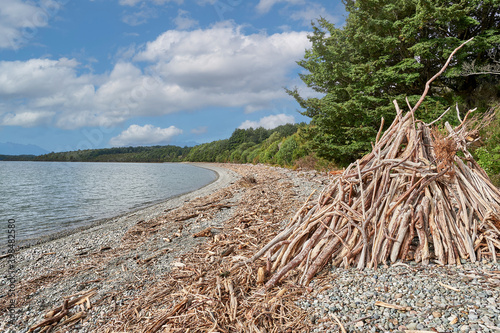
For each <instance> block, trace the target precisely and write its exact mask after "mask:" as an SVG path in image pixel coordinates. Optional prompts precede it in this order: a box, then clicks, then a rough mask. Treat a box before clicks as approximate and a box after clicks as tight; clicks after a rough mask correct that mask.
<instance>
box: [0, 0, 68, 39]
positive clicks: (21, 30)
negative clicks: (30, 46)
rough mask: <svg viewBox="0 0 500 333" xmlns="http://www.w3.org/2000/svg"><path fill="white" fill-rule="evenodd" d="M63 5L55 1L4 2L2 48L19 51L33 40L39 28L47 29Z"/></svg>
mask: <svg viewBox="0 0 500 333" xmlns="http://www.w3.org/2000/svg"><path fill="white" fill-rule="evenodd" d="M60 7H61V5H60V4H59V2H57V1H54V0H44V1H40V2H39V4H38V5H35V3H34V2H32V1H22V0H2V5H1V9H0V48H6V49H18V48H20V47H22V46H23V45H25V44H26V43H28V42H29V41H30V40H31V39H33V38H34V37H35V36H36V34H37V33H38V29H39V28H43V27H47V26H48V24H49V20H50V19H52V18H53V17H54V16H55V15H56V14H57V12H58V11H59V9H60Z"/></svg>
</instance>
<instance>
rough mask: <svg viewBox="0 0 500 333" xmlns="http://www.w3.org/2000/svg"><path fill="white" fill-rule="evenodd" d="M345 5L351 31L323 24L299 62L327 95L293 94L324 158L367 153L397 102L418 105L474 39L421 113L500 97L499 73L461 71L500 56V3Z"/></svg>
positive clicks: (349, 0)
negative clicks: (430, 82) (449, 61)
mask: <svg viewBox="0 0 500 333" xmlns="http://www.w3.org/2000/svg"><path fill="white" fill-rule="evenodd" d="M344 4H345V6H346V10H347V12H348V13H349V15H348V17H347V20H346V23H345V26H344V27H342V28H336V27H335V26H334V25H333V24H331V23H330V22H328V21H327V20H325V19H319V20H318V22H317V23H315V24H313V34H312V35H311V36H310V37H309V39H310V41H311V42H312V48H311V49H309V50H307V51H306V54H305V58H304V59H303V60H302V61H299V62H298V63H299V65H300V66H302V67H303V68H305V69H306V70H307V71H308V72H309V73H307V74H303V75H301V79H302V80H303V81H304V82H305V83H306V84H307V86H309V87H311V88H313V89H314V90H316V91H317V92H319V93H321V94H323V95H324V96H323V97H321V98H303V97H301V96H300V94H299V91H298V90H297V89H295V90H288V93H289V94H291V95H292V96H294V97H295V99H296V100H297V101H298V102H299V104H300V105H301V107H303V108H304V109H305V111H304V112H303V114H304V115H306V116H309V117H311V118H312V122H311V124H312V126H311V127H310V128H309V130H308V131H307V132H308V135H309V138H310V140H311V141H312V144H313V147H314V149H315V150H316V152H317V153H318V155H319V156H322V157H325V158H328V159H332V160H334V161H336V162H337V163H341V164H347V163H349V162H351V161H353V160H355V159H356V158H358V157H360V156H361V155H363V154H364V153H366V151H368V150H369V149H370V147H371V146H370V142H371V141H373V140H374V138H375V135H376V133H377V130H378V127H379V126H380V120H381V118H382V117H384V118H385V120H386V122H385V123H386V124H390V123H391V121H392V119H393V117H394V115H395V110H394V106H393V104H392V102H391V101H392V100H394V99H397V100H398V102H399V105H400V106H401V107H403V106H406V102H405V98H406V97H408V99H409V101H410V103H411V104H412V105H413V104H415V102H416V101H417V100H418V98H419V97H420V95H421V93H422V91H423V88H424V86H425V82H426V81H427V80H428V79H429V78H431V77H432V76H433V75H434V74H435V73H436V72H438V71H439V69H440V68H441V67H442V65H443V64H444V62H445V61H446V58H447V57H448V56H449V54H450V53H451V52H452V51H453V50H454V49H455V48H456V47H457V46H459V45H460V44H461V43H462V42H463V41H465V40H467V39H469V38H471V37H474V36H475V39H474V40H473V41H472V42H470V43H468V44H467V45H466V46H465V47H464V48H463V49H462V50H461V51H460V52H459V54H458V55H457V56H456V57H455V58H454V60H453V63H452V64H451V66H450V67H451V70H448V71H447V72H446V73H445V75H442V76H441V77H440V78H438V80H436V81H435V82H434V83H433V85H432V89H431V91H430V92H429V94H428V98H427V99H426V102H425V103H424V104H423V105H422V106H421V107H420V108H419V112H418V113H417V116H418V117H419V118H420V119H423V120H429V119H431V118H434V117H435V116H436V114H440V113H441V112H442V111H444V109H445V108H446V107H448V106H449V105H450V104H452V103H453V104H454V103H455V102H458V103H459V104H460V105H461V106H462V107H463V108H464V109H465V108H467V107H472V106H476V105H474V103H480V104H481V103H482V104H483V105H481V106H486V104H488V103H489V102H490V101H489V100H488V99H497V100H498V99H499V97H500V96H499V91H500V85H499V82H500V79H499V76H491V75H490V76H485V75H467V76H462V75H460V72H461V68H462V66H463V65H464V64H470V63H472V62H475V63H476V64H478V65H480V64H484V63H487V62H491V61H492V59H491V58H492V57H495V56H496V57H499V56H500V54H498V52H496V51H497V50H498V49H499V45H500V34H499V30H498V29H499V28H498V27H499V26H500V0H486V1H479V0H463V1H443V0H344ZM495 52H496V53H495ZM485 91H488V95H487V98H485V95H484V92H485ZM465 111H466V110H465Z"/></svg>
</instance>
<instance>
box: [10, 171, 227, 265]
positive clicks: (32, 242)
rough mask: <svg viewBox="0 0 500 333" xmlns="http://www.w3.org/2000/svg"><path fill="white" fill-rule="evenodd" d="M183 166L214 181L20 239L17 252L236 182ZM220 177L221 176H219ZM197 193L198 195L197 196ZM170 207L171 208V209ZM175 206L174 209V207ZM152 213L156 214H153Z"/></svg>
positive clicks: (223, 175)
mask: <svg viewBox="0 0 500 333" xmlns="http://www.w3.org/2000/svg"><path fill="white" fill-rule="evenodd" d="M181 163H183V164H188V165H193V166H196V167H199V168H203V169H207V170H211V171H213V172H215V175H216V178H215V180H213V181H211V182H210V183H208V184H206V185H204V186H202V187H200V188H198V189H196V190H194V191H189V192H185V193H181V194H177V195H174V196H172V197H168V198H165V199H160V200H157V201H155V202H152V203H146V204H144V206H140V207H137V208H130V209H129V210H128V211H126V212H123V213H120V214H118V215H114V216H110V217H104V218H99V219H97V220H92V221H88V222H84V224H82V225H79V226H75V227H72V228H68V229H65V230H61V231H58V232H53V233H50V234H47V235H42V236H39V237H32V238H26V239H21V240H17V241H16V243H17V245H16V246H17V247H18V249H19V250H22V249H27V248H30V247H33V246H37V245H40V244H45V243H48V242H51V241H54V240H58V239H61V238H64V237H69V236H71V235H74V234H76V233H78V232H83V231H87V230H89V229H93V228H96V227H99V226H102V225H104V224H107V223H114V222H116V221H117V220H119V219H126V218H128V217H131V216H134V215H137V214H139V215H143V214H144V213H147V212H150V213H152V214H151V215H152V216H154V217H156V216H158V215H159V214H161V212H163V210H162V207H164V206H168V207H169V208H168V209H175V208H177V206H180V205H182V204H183V203H185V202H186V200H191V199H190V198H192V197H197V196H203V195H206V193H207V192H209V191H212V189H213V187H215V189H213V190H218V189H220V188H223V187H226V186H229V185H230V184H231V183H232V182H234V181H236V178H237V176H236V175H235V174H233V175H228V174H227V173H234V172H232V171H230V170H229V169H225V168H221V167H218V166H215V165H211V164H210V163H203V162H181ZM221 175H222V176H221ZM228 177H234V178H235V179H232V178H230V180H228V179H226V178H228ZM221 178H222V179H221ZM219 181H221V182H222V183H221V184H219V183H218V182H219ZM198 193H199V195H198ZM171 206H172V207H171ZM174 206H175V207H174ZM154 212H156V213H158V214H154ZM5 253H6V249H3V248H2V250H1V251H0V255H4V254H5Z"/></svg>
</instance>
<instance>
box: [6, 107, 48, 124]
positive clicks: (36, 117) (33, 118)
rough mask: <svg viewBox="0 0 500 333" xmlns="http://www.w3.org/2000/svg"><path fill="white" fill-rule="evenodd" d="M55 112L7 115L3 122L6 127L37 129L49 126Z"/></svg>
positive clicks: (27, 112)
mask: <svg viewBox="0 0 500 333" xmlns="http://www.w3.org/2000/svg"><path fill="white" fill-rule="evenodd" d="M54 114H55V113H54V112H45V111H44V112H30V111H26V112H19V113H17V114H13V113H7V114H6V115H5V116H4V117H3V120H2V122H1V124H2V125H4V126H21V127H35V126H40V125H45V124H48V123H49V122H50V120H51V118H52V117H53V116H54Z"/></svg>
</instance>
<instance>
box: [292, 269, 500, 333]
mask: <svg viewBox="0 0 500 333" xmlns="http://www.w3.org/2000/svg"><path fill="white" fill-rule="evenodd" d="M499 270H500V265H499V264H493V263H491V262H487V263H479V264H478V263H469V262H464V263H462V266H461V267H457V266H439V265H429V266H423V265H420V264H417V265H409V267H407V266H395V267H391V266H388V267H383V266H382V265H381V267H379V268H378V269H377V270H373V269H364V270H361V271H360V270H357V269H354V268H350V269H343V268H333V269H332V268H330V272H329V275H327V276H323V277H322V280H321V282H322V283H321V285H324V283H325V281H324V280H325V279H330V280H329V281H328V284H330V285H331V286H332V287H331V288H330V289H327V290H325V291H323V292H322V293H320V294H319V295H316V296H315V297H313V296H310V295H312V294H308V295H306V296H304V297H305V298H304V299H303V300H300V301H299V302H298V304H299V305H300V306H301V307H303V308H306V307H307V304H309V303H313V304H314V302H316V303H315V305H314V306H312V307H308V308H307V310H308V311H309V313H310V315H311V316H312V315H313V313H317V314H319V313H320V311H319V309H322V308H327V309H328V308H330V309H331V307H332V306H334V307H335V315H336V316H337V317H338V318H346V320H345V321H344V320H342V319H341V321H342V322H343V323H347V322H350V321H352V320H353V319H354V318H360V317H368V318H367V319H365V321H364V324H363V326H360V325H361V324H359V323H360V322H358V323H356V324H355V323H353V324H351V325H346V326H345V329H346V331H347V332H405V331H406V330H421V331H435V332H478V333H479V332H482V333H484V332H496V331H498V329H496V330H494V329H490V328H488V327H499V325H500V307H498V305H497V304H498V302H497V300H500V288H499V287H498V283H496V280H498V278H499V274H498V271H499ZM471 278H473V279H474V283H471ZM318 282H319V281H315V280H313V281H312V282H311V285H310V287H312V288H313V289H314V286H315V284H316V283H318ZM439 282H441V284H444V285H448V286H452V287H454V288H457V289H459V290H460V291H459V292H457V291H454V290H450V289H448V288H445V287H443V286H442V285H441V284H439ZM320 295H321V296H320ZM377 301H381V302H384V303H389V304H394V305H400V306H407V307H409V308H410V309H409V310H408V311H398V310H395V309H389V308H385V307H381V306H377V305H375V302H377ZM337 305H338V306H337ZM325 325H326V326H325V327H323V328H321V329H320V328H315V329H313V332H338V327H337V326H336V324H335V322H332V323H331V325H330V326H328V325H327V324H325ZM326 328H328V329H330V330H328V329H326Z"/></svg>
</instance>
